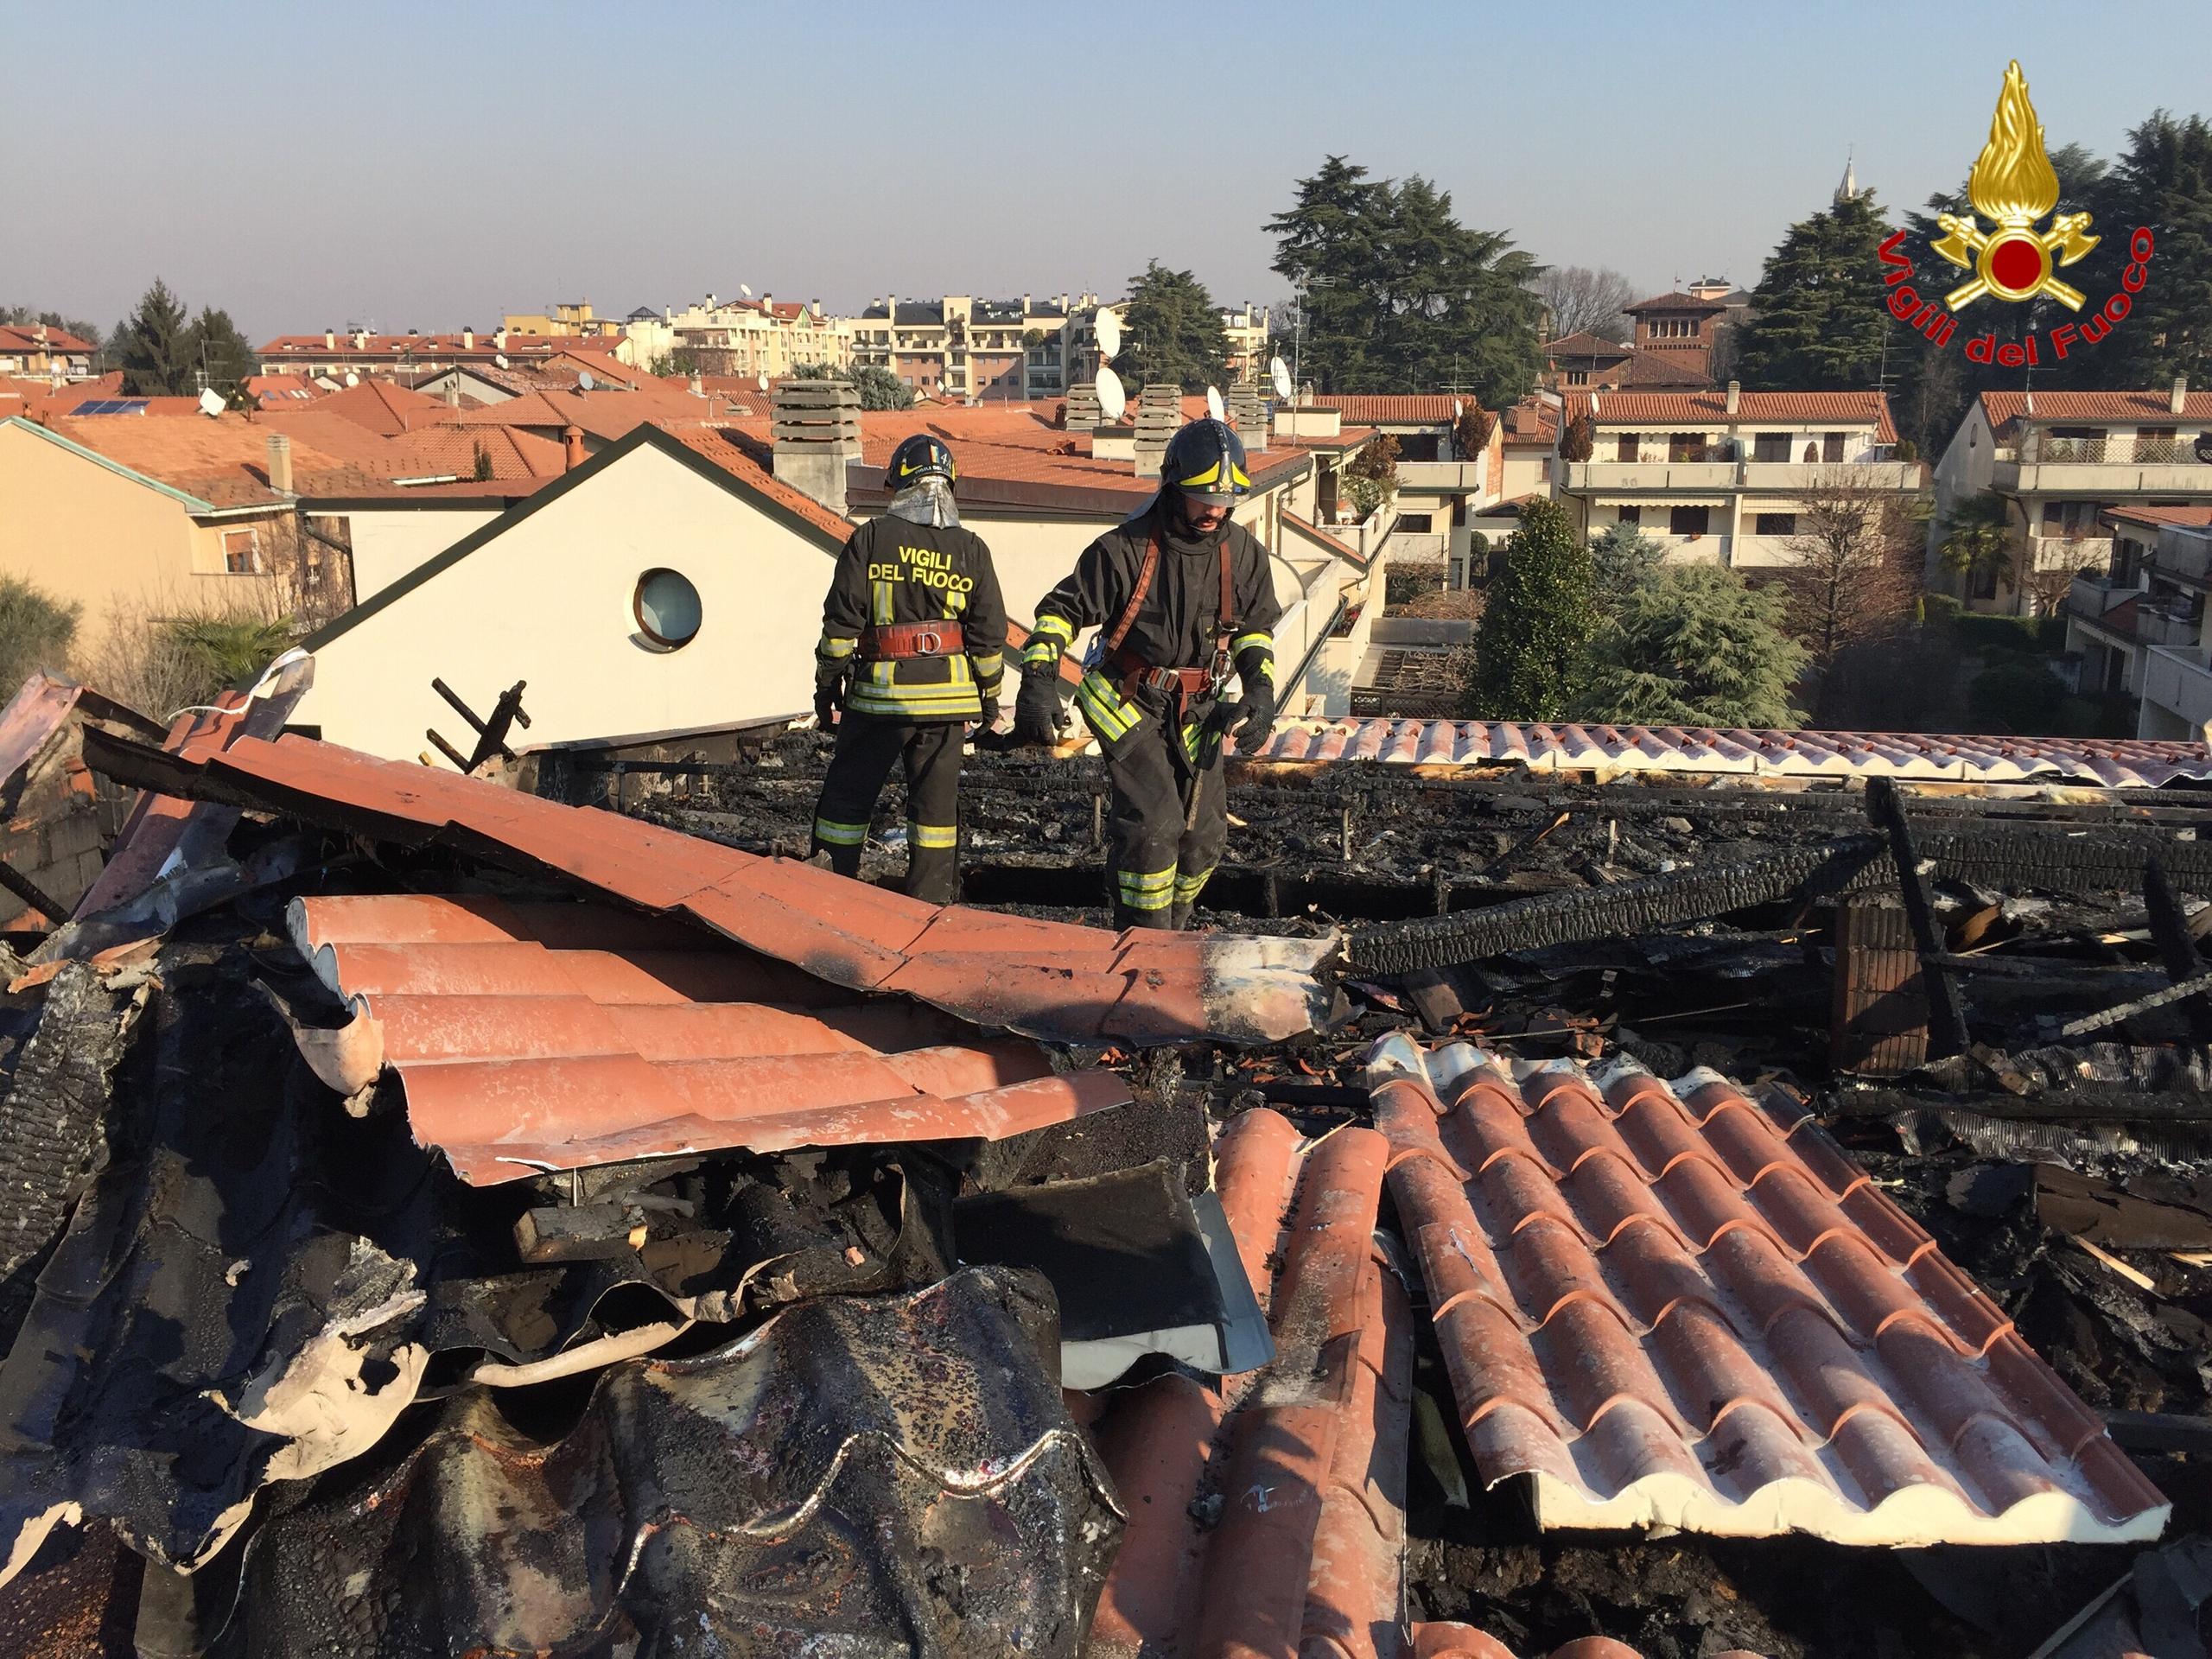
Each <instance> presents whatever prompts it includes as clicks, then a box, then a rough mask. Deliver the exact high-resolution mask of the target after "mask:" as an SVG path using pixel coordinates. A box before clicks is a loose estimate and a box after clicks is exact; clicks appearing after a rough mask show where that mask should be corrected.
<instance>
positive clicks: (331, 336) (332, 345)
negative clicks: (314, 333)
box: [322, 328, 338, 352]
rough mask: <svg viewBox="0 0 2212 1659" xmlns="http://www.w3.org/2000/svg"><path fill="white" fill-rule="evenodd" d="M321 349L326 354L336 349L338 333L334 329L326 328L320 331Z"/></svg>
mask: <svg viewBox="0 0 2212 1659" xmlns="http://www.w3.org/2000/svg"><path fill="white" fill-rule="evenodd" d="M322 349H323V350H324V351H326V352H334V351H336V350H337V349H338V331H337V330H336V329H335V328H326V329H324V330H323V331H322Z"/></svg>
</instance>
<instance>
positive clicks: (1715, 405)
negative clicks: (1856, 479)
mask: <svg viewBox="0 0 2212 1659" xmlns="http://www.w3.org/2000/svg"><path fill="white" fill-rule="evenodd" d="M1566 397H1567V417H1568V418H1569V419H1570V420H1571V419H1573V417H1574V416H1577V415H1582V414H1586V413H1587V412H1588V411H1589V409H1590V400H1591V398H1592V397H1596V398H1597V399H1598V416H1597V419H1598V424H1599V425H1600V426H1649V425H1656V424H1661V423H1669V422H1673V423H1682V424H1688V425H1696V426H1705V425H1721V424H1733V425H1737V426H1762V425H1797V424H1807V425H1842V426H1871V427H1872V428H1873V429H1874V434H1875V439H1876V441H1877V442H1881V443H1895V442H1897V425H1896V423H1895V422H1893V421H1892V420H1891V418H1890V400H1889V398H1888V397H1886V396H1885V394H1883V393H1881V392H1878V391H1746V392H1743V393H1741V394H1739V396H1738V400H1737V406H1736V412H1735V413H1734V414H1730V413H1729V412H1728V394H1727V392H1726V391H1725V390H1724V391H1598V392H1589V391H1570V392H1567V394H1566Z"/></svg>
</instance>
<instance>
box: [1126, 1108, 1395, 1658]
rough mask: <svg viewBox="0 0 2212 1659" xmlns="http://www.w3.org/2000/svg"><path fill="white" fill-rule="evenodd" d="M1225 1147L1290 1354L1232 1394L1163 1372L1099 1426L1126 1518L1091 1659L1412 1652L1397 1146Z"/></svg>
mask: <svg viewBox="0 0 2212 1659" xmlns="http://www.w3.org/2000/svg"><path fill="white" fill-rule="evenodd" d="M1388 1150H1389V1148H1388V1147H1387V1146H1386V1144H1385V1143H1384V1141H1383V1138H1382V1137H1381V1136H1380V1135H1376V1133H1375V1132H1374V1131H1373V1130H1371V1129H1365V1128H1343V1129H1339V1130H1338V1131H1337V1132H1336V1133H1334V1134H1333V1135H1326V1136H1325V1137H1323V1138H1322V1139H1321V1140H1319V1141H1314V1142H1313V1143H1311V1144H1310V1145H1305V1144H1301V1143H1300V1138H1299V1135H1298V1132H1297V1131H1296V1130H1295V1129H1294V1128H1292V1127H1291V1125H1290V1124H1289V1122H1287V1120H1286V1119H1284V1118H1283V1117H1282V1116H1280V1115H1279V1114H1277V1113H1275V1112H1273V1111H1270V1110H1268V1109H1264V1108H1262V1109H1258V1110H1255V1111H1250V1112H1246V1113H1244V1114H1243V1115H1242V1116H1239V1117H1238V1118H1237V1119H1236V1121H1235V1122H1233V1123H1232V1124H1230V1127H1229V1128H1228V1129H1227V1131H1226V1132H1225V1133H1224V1135H1223V1136H1222V1138H1221V1142H1220V1145H1219V1147H1217V1185H1218V1188H1219V1190H1220V1193H1221V1200H1222V1206H1223V1209H1224V1212H1225V1213H1226V1214H1227V1216H1228V1217H1229V1224H1230V1233H1231V1234H1232V1236H1234V1238H1235V1239H1236V1248H1237V1253H1238V1255H1240V1257H1241V1258H1242V1259H1243V1263H1244V1268H1245V1272H1246V1273H1247V1274H1248V1275H1249V1277H1250V1278H1251V1280H1252V1283H1253V1286H1254V1288H1255V1291H1256V1292H1257V1293H1258V1294H1259V1296H1260V1299H1261V1301H1262V1306H1265V1307H1266V1308H1267V1310H1268V1323H1269V1325H1270V1327H1271V1328H1272V1330H1273V1332H1274V1340H1275V1350H1276V1358H1275V1361H1274V1364H1273V1365H1272V1366H1270V1367H1269V1368H1268V1370H1264V1371H1261V1372H1256V1373H1252V1374H1249V1375H1247V1376H1243V1377H1231V1378H1228V1379H1224V1383H1223V1384H1222V1385H1221V1386H1219V1387H1216V1386H1214V1385H1211V1384H1208V1383H1200V1382H1198V1381H1197V1380H1196V1379H1195V1378H1192V1377H1190V1376H1182V1375H1176V1376H1166V1377H1161V1378H1160V1379H1158V1380H1156V1381H1154V1382H1153V1383H1148V1384H1147V1385H1146V1386H1145V1387H1143V1388H1141V1389H1135V1390H1132V1391H1130V1392H1129V1393H1128V1394H1127V1395H1123V1396H1122V1397H1120V1398H1119V1399H1117V1400H1116V1404H1115V1406H1114V1408H1113V1409H1112V1411H1111V1412H1109V1414H1108V1415H1107V1416H1106V1418H1105V1420H1104V1421H1103V1422H1102V1423H1101V1424H1100V1426H1099V1428H1098V1440H1099V1446H1100V1449H1101V1451H1102V1452H1103V1454H1104V1456H1105V1459H1106V1464H1107V1467H1108V1468H1109V1470H1110V1471H1112V1473H1113V1475H1114V1478H1115V1483H1116V1486H1117V1488H1118V1489H1119V1491H1120V1492H1121V1494H1122V1503H1123V1507H1124V1508H1125V1509H1126V1510H1128V1515H1129V1524H1128V1531H1127V1533H1126V1534H1125V1535H1124V1536H1123V1539H1122V1551H1121V1554H1120V1556H1119V1557H1118V1558H1117V1559H1116V1562H1115V1565H1114V1571H1113V1573H1112V1574H1111V1575H1110V1576H1109V1578H1108V1580H1107V1582H1106V1588H1105V1592H1104V1593H1103V1596H1102V1597H1101V1598H1100V1600H1099V1604H1098V1612H1097V1615H1096V1618H1095V1619H1094V1621H1093V1623H1092V1626H1091V1637H1090V1645H1089V1646H1088V1648H1086V1649H1085V1652H1086V1654H1088V1655H1089V1656H1090V1659H1134V1656H1136V1655H1138V1654H1144V1655H1147V1656H1162V1659H1195V1656H1198V1655H1211V1654H1226V1653H1251V1654H1260V1653H1268V1654H1285V1655H1287V1654H1294V1653H1312V1654H1316V1655H1319V1654H1322V1653H1328V1654H1337V1655H1344V1656H1353V1655H1375V1654H1376V1653H1378V1652H1388V1653H1393V1654H1395V1653H1397V1652H1398V1651H1399V1650H1400V1647H1399V1642H1398V1635H1397V1633H1398V1630H1399V1624H1398V1621H1399V1619H1400V1617H1401V1609H1402V1605H1403V1601H1404V1592H1403V1579H1404V1573H1405V1551H1406V1537H1405V1516H1404V1509H1405V1478H1406V1446H1407V1438H1408V1423H1409V1421H1410V1419H1411V1414H1412V1406H1413V1395H1412V1388H1413V1332H1412V1325H1411V1314H1410V1312H1409V1309H1408V1304H1407V1300H1406V1294H1405V1290H1404V1287H1402V1285H1401V1284H1400V1283H1399V1282H1398V1279H1397V1276H1396V1274H1395V1271H1394V1270H1393V1269H1392V1268H1391V1267H1390V1266H1389V1263H1388V1262H1385V1261H1384V1260H1383V1257H1382V1255H1381V1254H1380V1252H1379V1250H1378V1249H1377V1247H1376V1243H1375V1238H1374V1231H1375V1221H1376V1207H1377V1205H1378V1203H1379V1200H1380V1198H1381V1195H1382V1186H1383V1166H1384V1163H1385V1161H1386V1158H1387V1154H1388ZM1271 1379H1273V1380H1280V1381H1281V1382H1282V1383H1284V1384H1285V1386H1283V1387H1281V1388H1274V1387H1271V1386H1269V1384H1270V1380H1271ZM1292 1383H1294V1384H1295V1386H1290V1385H1291V1384H1292ZM1206 1494H1217V1495H1218V1501H1219V1503H1220V1506H1221V1508H1220V1517H1219V1520H1218V1521H1217V1522H1216V1523H1215V1524H1214V1525H1213V1526H1211V1528H1210V1529H1209V1528H1206V1527H1204V1526H1202V1524H1201V1523H1200V1522H1199V1521H1198V1519H1197V1518H1196V1515H1195V1513H1194V1510H1198V1509H1201V1508H1203V1507H1204V1504H1203V1497H1204V1495H1206ZM1386 1632H1387V1633H1389V1642H1388V1643H1387V1645H1386V1644H1385V1643H1383V1642H1379V1641H1378V1640H1377V1637H1378V1635H1381V1634H1383V1633H1386Z"/></svg>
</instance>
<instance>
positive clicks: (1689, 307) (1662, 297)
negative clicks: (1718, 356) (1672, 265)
mask: <svg viewBox="0 0 2212 1659" xmlns="http://www.w3.org/2000/svg"><path fill="white" fill-rule="evenodd" d="M1621 309H1622V310H1624V311H1625V312H1627V313H1628V314H1629V315H1630V316H1632V317H1633V316H1636V315H1639V314H1641V313H1643V312H1645V311H1726V309H1727V307H1726V305H1724V304H1722V303H1721V302H1719V300H1700V298H1698V296H1696V295H1694V294H1683V293H1680V292H1676V293H1672V294H1658V295H1654V296H1652V297H1651V298H1650V299H1648V300H1638V301H1637V302H1636V303H1635V304H1634V305H1624V306H1623V307H1622V308H1621Z"/></svg>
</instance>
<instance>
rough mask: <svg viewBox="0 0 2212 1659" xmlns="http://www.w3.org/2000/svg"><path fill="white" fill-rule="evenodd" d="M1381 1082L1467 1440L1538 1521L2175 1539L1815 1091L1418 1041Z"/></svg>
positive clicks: (1962, 1537) (1903, 1540)
mask: <svg viewBox="0 0 2212 1659" xmlns="http://www.w3.org/2000/svg"><path fill="white" fill-rule="evenodd" d="M1367 1075H1368V1088H1369V1092H1370V1096H1371V1099H1372V1102H1373V1105H1374V1110H1375V1122H1376V1128H1378V1129H1379V1130H1380V1132H1381V1133H1382V1134H1383V1135H1384V1136H1385V1137H1386V1138H1387V1139H1388V1140H1389V1144H1390V1192H1391V1197H1392V1198H1393V1199H1394V1200H1395V1204H1396V1205H1397V1210H1398V1213H1399V1215H1400V1216H1401V1217H1402V1218H1403V1220H1404V1222H1405V1224H1406V1229H1407V1232H1408V1236H1409V1238H1410V1239H1411V1240H1412V1242H1413V1245H1414V1252H1415V1254H1416V1255H1417V1256H1418V1258H1419V1260H1420V1263H1421V1276H1422V1279H1423V1281H1425V1283H1426V1284H1427V1291H1428V1303H1429V1306H1430V1307H1431V1308H1432V1309H1433V1311H1434V1312H1433V1317H1434V1318H1435V1320H1436V1325H1437V1336H1438V1339H1439V1342H1440V1344H1441V1346H1442V1349H1443V1352H1444V1357H1445V1363H1446V1369H1447V1370H1448V1371H1449V1372H1450V1374H1451V1376H1452V1389H1453V1392H1454V1394H1455V1395H1456V1396H1457V1398H1458V1401H1459V1411H1460V1417H1461V1422H1462V1425H1463V1427H1464V1429H1465V1434H1466V1438H1467V1445H1468V1449H1469V1450H1470V1451H1471V1452H1472V1453H1473V1456H1474V1460H1475V1465H1476V1467H1477V1468H1478V1470H1479V1471H1481V1472H1482V1474H1483V1475H1484V1478H1485V1479H1486V1480H1488V1481H1490V1482H1491V1483H1492V1484H1495V1483H1497V1482H1498V1481H1501V1480H1504V1479H1507V1478H1511V1477H1515V1476H1523V1477H1528V1478H1532V1479H1533V1480H1534V1482H1535V1492H1536V1505H1537V1513H1538V1518H1539V1522H1540V1524H1543V1525H1546V1526H1553V1527H1561V1526H1564V1527H1592V1528H1611V1527H1625V1526H1639V1527H1640V1526H1649V1525H1652V1524H1654V1523H1658V1524H1663V1525H1668V1526H1674V1527H1680V1528H1682V1529H1688V1530H1694V1531H1700V1532H1712V1533H1724V1534H1733V1535H1755V1536H1766V1535H1774V1534H1777V1533H1783V1532H1806V1533H1811V1534H1813V1535H1815V1536H1817V1537H1822V1538H1827V1539H1832V1540H1834V1541H1839V1542H1844V1543H1855V1544H1868V1545H1886V1546H1892V1547H1896V1546H1906V1545H1919V1544H1933V1543H2000V1542H2010V1543H2019V1542H2056V1541H2061V1540H2066V1541H2076V1542H2079V1541H2088V1540H2101V1541H2112V1542H2117V1541H2126V1540H2132V1539H2151V1538H2156V1537H2157V1536H2158V1533H2159V1531H2160V1529H2162V1528H2163V1526H2164V1522H2165V1519H2166V1516H2167V1515H2168V1514H2169V1512H2170V1511H2171V1504H2170V1503H2168V1501H2167V1500H2166V1499H2165V1498H2164V1497H2163V1496H2162V1495H2161V1494H2160V1493H2159V1491H2158V1489H2157V1488H2156V1487H2154V1486H2153V1485H2152V1484H2151V1483H2150V1482H2149V1481H2148V1480H2146V1479H2145V1478H2144V1477H2143V1476H2142V1474H2141V1473H2140V1472H2139V1471H2138V1470H2137V1469H2136V1468H2135V1466H2134V1465H2133V1464H2132V1463H2130V1462H2129V1461H2128V1460H2127V1459H2126V1456H2125V1455H2124V1454H2123V1453H2122V1452H2120V1449H2119V1447H2118V1446H2115V1445H2114V1444H2113V1441H2112V1440H2111V1438H2110V1437H2109V1436H2108V1435H2107V1433H2105V1430H2104V1426H2103V1423H2102V1422H2101V1420H2100V1419H2099V1418H2098V1417H2097V1415H2096V1414H2095V1413H2094V1412H2093V1411H2091V1410H2090V1409H2089V1408H2088V1407H2087V1406H2085V1405H2083V1404H2082V1402H2081V1401H2080V1400H2079V1399H2077V1398H2075V1395H2074V1394H2073V1392H2072V1391H2071V1390H2070V1389H2068V1388H2067V1387H2066V1385H2065V1384H2064V1383H2062V1382H2060V1381H2059V1379H2058V1377H2057V1376H2056V1373H2054V1372H2053V1371H2052V1370H2050V1367H2049V1366H2047V1365H2045V1364H2044V1362H2043V1361H2042V1360H2041V1359H2039V1358H2038V1357H2037V1356H2036V1354H2035V1351H2033V1350H2032V1349H2031V1348H2030V1347H2029V1346H2028V1345H2027V1344H2026V1343H2025V1342H2024V1341H2023V1340H2022V1339H2021V1338H2020V1336H2019V1334H2018V1332H2017V1331H2015V1330H2014V1329H2013V1326H2012V1320H2011V1319H2008V1318H2006V1317H2005V1313H2004V1310H2003V1309H2002V1308H2001V1307H2000V1306H1999V1305H1998V1303H1997V1302H1996V1301H1995V1300H1993V1298H1991V1297H1990V1295H1989V1294H1987V1293H1986V1291H1984V1290H1982V1289H1981V1288H1980V1287H1979V1286H1977V1285H1975V1284H1974V1281H1972V1280H1970V1279H1968V1278H1967V1275H1966V1274H1963V1273H1961V1271H1960V1270H1959V1269H1958V1268H1956V1267H1955V1266H1953V1265H1952V1263H1951V1262H1949V1261H1948V1260H1947V1259H1946V1258H1945V1257H1944V1255H1942V1251H1941V1250H1939V1249H1937V1247H1936V1243H1935V1241H1934V1240H1933V1239H1932V1238H1930V1237H1929V1235H1928V1234H1927V1233H1926V1232H1925V1231H1923V1230H1922V1229H1921V1228H1920V1226H1919V1225H1918V1224H1916V1223H1915V1222H1914V1221H1913V1220H1912V1219H1911V1218H1910V1217H1908V1216H1907V1215H1906V1214H1905V1213H1904V1211H1902V1210H1900V1209H1898V1208H1897V1205H1896V1204H1894V1203H1893V1202H1892V1201H1891V1199H1890V1198H1889V1197H1888V1196H1887V1195H1886V1194H1885V1193H1884V1192H1882V1191H1881V1190H1880V1189H1879V1188H1878V1187H1877V1186H1876V1185H1874V1183H1873V1182H1872V1179H1869V1178H1868V1176H1867V1175H1866V1173H1865V1172H1864V1171H1862V1170H1861V1169H1859V1167H1858V1166H1856V1165H1855V1164H1853V1162H1852V1161H1851V1160H1849V1159H1848V1158H1847V1157H1846V1156H1845V1155H1844V1154H1843V1153H1842V1152H1841V1151H1840V1149H1839V1148H1838V1147H1836V1146H1835V1144H1834V1142H1833V1141H1830V1140H1829V1139H1828V1138H1827V1135H1826V1134H1825V1133H1824V1132H1823V1131H1822V1130H1821V1128H1819V1126H1818V1124H1817V1123H1816V1122H1815V1121H1814V1119H1813V1117H1812V1115H1811V1114H1810V1112H1809V1111H1808V1110H1806V1109H1804V1108H1803V1107H1802V1103H1799V1102H1798V1101H1797V1100H1796V1097H1795V1096H1788V1097H1787V1098H1783V1096H1781V1095H1780V1094H1778V1093H1777V1095H1775V1096H1773V1097H1771V1098H1770V1102H1769V1103H1768V1104H1767V1105H1766V1106H1764V1107H1762V1106H1759V1105H1756V1104H1754V1103H1752V1102H1751V1100H1750V1099H1749V1098H1747V1097H1746V1096H1745V1094H1744V1092H1743V1091H1742V1090H1739V1089H1738V1087H1737V1086H1736V1085H1735V1084H1732V1083H1730V1082H1729V1081H1727V1080H1726V1078H1724V1077H1720V1076H1719V1075H1718V1074H1717V1073H1714V1072H1711V1071H1693V1072H1692V1073H1690V1074H1689V1075H1688V1077H1684V1078H1682V1079H1681V1081H1680V1082H1678V1083H1677V1084H1674V1085H1672V1086H1669V1084H1663V1083H1662V1082H1661V1081H1660V1080H1659V1079H1658V1078H1656V1077H1653V1076H1652V1075H1651V1074H1650V1073H1649V1072H1647V1071H1644V1070H1643V1068H1642V1067H1640V1066H1637V1065H1635V1064H1634V1063H1633V1062H1630V1061H1627V1060H1620V1061H1616V1062H1613V1063H1612V1064H1611V1065H1607V1066H1605V1067H1602V1068H1599V1069H1596V1070H1585V1069H1584V1068H1583V1067H1581V1066H1580V1065H1576V1064H1574V1063H1573V1062H1571V1061H1564V1060H1562V1061H1552V1062H1546V1063H1541V1064H1536V1063H1523V1064H1515V1063H1511V1062H1508V1061H1504V1060H1501V1059H1498V1058H1495V1057H1493V1056H1491V1055H1489V1054H1487V1053H1484V1052H1483V1051H1481V1050H1479V1049H1477V1048H1473V1047H1471V1046H1468V1045H1466V1044H1465V1043H1455V1044H1452V1045H1450V1046H1446V1047H1445V1048H1442V1049H1439V1050H1436V1051H1434V1052H1424V1051H1423V1050H1421V1048H1420V1047H1419V1046H1416V1045H1414V1043H1412V1042H1410V1041H1409V1040H1408V1039H1406V1038H1404V1037H1402V1036H1392V1037H1388V1038H1385V1039H1383V1040H1381V1041H1380V1042H1378V1043H1377V1044H1376V1046H1375V1049H1374V1051H1373V1052H1372V1053H1371V1054H1370V1059H1369V1064H1368V1074H1367Z"/></svg>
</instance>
